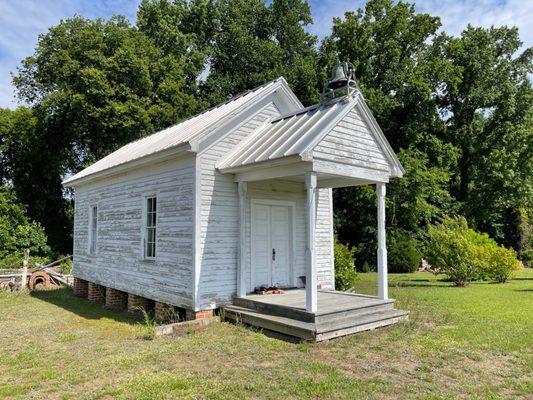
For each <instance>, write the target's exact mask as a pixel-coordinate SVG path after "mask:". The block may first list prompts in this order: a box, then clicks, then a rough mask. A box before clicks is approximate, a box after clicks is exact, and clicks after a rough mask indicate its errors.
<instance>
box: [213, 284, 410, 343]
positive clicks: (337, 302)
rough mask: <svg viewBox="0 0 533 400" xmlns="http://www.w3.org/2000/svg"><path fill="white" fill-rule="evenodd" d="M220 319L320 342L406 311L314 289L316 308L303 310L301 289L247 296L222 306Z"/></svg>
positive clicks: (386, 322) (373, 325)
mask: <svg viewBox="0 0 533 400" xmlns="http://www.w3.org/2000/svg"><path fill="white" fill-rule="evenodd" d="M223 315H224V318H225V319H226V320H229V321H232V322H240V323H244V324H247V325H251V326H255V327H258V328H262V329H265V330H268V331H273V332H277V333H281V334H283V335H287V336H291V337H297V338H299V339H301V340H307V341H313V342H320V341H323V340H328V339H333V338H336V337H340V336H345V335H350V334H353V333H357V332H362V331H367V330H372V329H375V328H379V327H383V326H387V325H392V324H395V323H397V322H400V321H405V320H407V319H408V315H409V312H408V311H403V310H397V309H395V308H394V300H392V299H388V300H380V299H378V298H377V297H373V296H366V295H359V294H354V293H346V292H338V291H325V290H320V291H318V311H317V312H316V313H310V312H307V311H306V310H305V290H302V289H294V290H288V291H287V292H286V293H285V294H280V295H271V296H262V295H255V294H252V295H249V296H246V297H242V298H239V297H237V298H235V299H234V301H233V305H230V306H226V307H224V314H223Z"/></svg>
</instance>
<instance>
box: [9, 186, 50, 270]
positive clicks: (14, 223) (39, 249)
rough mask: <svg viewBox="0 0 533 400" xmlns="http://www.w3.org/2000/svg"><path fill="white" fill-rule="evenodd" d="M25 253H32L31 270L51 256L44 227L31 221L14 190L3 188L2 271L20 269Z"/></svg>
mask: <svg viewBox="0 0 533 400" xmlns="http://www.w3.org/2000/svg"><path fill="white" fill-rule="evenodd" d="M24 249H30V266H31V267H34V266H35V262H41V263H42V262H46V261H48V257H49V256H50V253H51V252H50V247H49V246H48V244H47V238H46V234H45V232H44V229H43V227H42V226H40V225H39V224H38V223H37V222H34V221H30V219H29V218H28V217H27V216H26V211H25V210H24V207H22V206H21V205H20V204H18V203H17V199H16V197H15V195H14V194H13V192H12V191H11V190H10V188H7V187H5V186H4V187H0V268H20V267H21V266H22V259H23V253H24Z"/></svg>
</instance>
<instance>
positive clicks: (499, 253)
mask: <svg viewBox="0 0 533 400" xmlns="http://www.w3.org/2000/svg"><path fill="white" fill-rule="evenodd" d="M519 268H520V262H519V261H518V260H517V259H516V252H515V251H514V250H512V249H506V248H505V247H500V246H495V248H493V249H492V252H491V255H490V258H489V260H488V268H487V272H488V276H489V277H490V279H492V280H494V281H496V282H499V283H505V282H507V280H508V279H509V278H510V277H511V275H512V274H513V272H514V271H516V270H517V269H519Z"/></svg>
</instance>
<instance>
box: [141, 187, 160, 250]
mask: <svg viewBox="0 0 533 400" xmlns="http://www.w3.org/2000/svg"><path fill="white" fill-rule="evenodd" d="M156 225H157V198H156V197H147V198H146V223H145V234H144V257H145V258H155V252H156V249H155V242H156V229H157V228H156Z"/></svg>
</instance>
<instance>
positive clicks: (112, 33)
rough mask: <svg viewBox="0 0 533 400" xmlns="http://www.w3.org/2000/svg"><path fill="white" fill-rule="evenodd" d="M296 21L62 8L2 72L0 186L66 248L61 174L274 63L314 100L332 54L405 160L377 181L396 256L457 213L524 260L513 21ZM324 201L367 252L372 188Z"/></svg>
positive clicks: (368, 8)
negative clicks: (322, 25)
mask: <svg viewBox="0 0 533 400" xmlns="http://www.w3.org/2000/svg"><path fill="white" fill-rule="evenodd" d="M312 24H313V20H312V17H311V10H310V6H309V4H308V3H307V2H306V1H303V0H272V1H271V2H270V3H269V4H267V3H266V2H265V1H263V0H173V1H171V0H143V1H142V2H141V4H140V6H139V9H138V12H137V20H136V22H135V24H133V23H132V22H130V21H128V20H127V19H126V18H125V17H123V16H114V17H112V18H110V19H109V20H103V19H96V20H90V19H86V18H83V17H82V16H76V17H74V18H70V19H66V20H62V21H61V22H60V23H59V24H58V25H57V26H53V27H51V28H50V29H49V30H48V32H46V33H44V34H42V35H40V37H39V40H38V43H37V46H36V48H35V52H34V54H33V55H31V56H29V57H27V58H25V59H24V60H22V62H21V64H20V67H19V68H18V69H17V71H15V72H14V75H13V82H14V85H15V88H16V94H17V96H18V98H19V99H20V100H21V102H22V103H23V104H25V105H24V106H20V107H19V108H17V109H16V110H10V109H2V110H0V184H1V185H2V190H3V191H4V192H6V193H7V192H9V193H11V194H10V195H9V196H13V197H15V198H16V201H17V202H19V203H20V204H22V205H23V206H24V208H25V210H26V213H27V216H28V217H29V219H30V220H33V221H37V222H38V223H40V224H41V225H42V226H43V227H44V230H45V232H46V235H47V236H48V243H49V245H50V246H51V248H52V249H53V251H55V252H59V253H69V252H71V249H72V215H73V200H72V193H70V192H69V191H68V190H65V189H64V188H63V187H62V186H61V181H62V180H63V179H64V178H65V177H66V176H67V175H69V174H71V173H75V172H77V171H79V170H81V169H83V168H84V167H86V166H88V165H89V164H91V163H92V162H94V161H96V160H97V159H99V158H101V157H103V156H105V155H106V154H109V153H110V152H112V151H113V150H115V149H117V148H118V147H120V146H122V145H124V144H126V143H128V142H130V141H132V140H135V139H138V138H140V137H143V136H146V135H149V134H151V133H153V132H155V131H157V130H159V129H162V128H165V127H167V126H170V125H173V124H175V123H176V122H178V121H180V120H182V119H184V118H187V117H190V116H192V115H194V114H197V113H198V112H200V111H202V110H204V109H206V108H208V107H210V106H212V105H214V104H217V103H219V102H221V101H224V100H226V99H227V98H228V97H230V96H232V95H236V94H238V93H240V92H243V91H245V90H247V89H250V88H253V87H255V86H258V85H260V84H262V83H264V82H266V81H268V80H271V79H274V78H277V77H279V76H284V77H285V78H286V79H287V81H288V82H289V85H290V86H291V88H292V89H293V90H294V92H295V93H296V95H297V96H298V97H299V98H300V100H301V101H302V102H303V103H304V105H310V104H313V103H316V102H318V101H320V92H321V89H322V85H323V83H324V81H325V80H326V79H327V77H328V75H329V71H330V70H331V67H332V66H333V65H335V64H336V63H337V62H339V61H345V60H348V61H350V62H351V63H353V64H354V66H355V71H356V78H357V81H358V83H359V86H360V88H361V91H362V93H363V95H364V97H365V99H366V101H367V103H368V105H369V107H370V108H371V109H372V111H373V113H374V115H375V117H376V119H377V121H378V122H379V124H380V126H381V127H382V129H383V131H384V133H385V135H386V136H387V138H388V140H389V141H390V143H391V145H392V147H393V148H394V150H395V151H396V152H397V154H398V155H399V158H400V160H401V162H402V163H403V165H404V167H405V169H406V174H405V177H404V178H402V179H395V180H393V181H391V183H390V184H389V185H388V194H387V195H388V199H387V202H388V203H387V214H388V215H387V228H388V230H389V233H390V237H391V240H392V242H393V244H394V243H400V244H401V246H400V245H399V246H397V247H399V248H400V253H401V249H403V248H416V247H417V244H418V243H420V242H421V241H423V240H424V238H425V237H426V236H427V232H428V227H429V226H430V225H431V224H433V223H436V222H439V221H442V220H443V218H445V217H446V216H457V215H460V216H464V217H465V218H466V219H467V220H468V222H469V224H470V226H472V227H474V228H475V229H477V230H481V231H484V232H487V233H488V234H489V235H490V236H491V237H493V238H494V239H496V240H497V241H498V242H499V243H500V244H503V245H505V246H508V247H513V248H514V249H516V250H517V251H518V252H519V254H520V255H521V257H522V258H523V259H524V260H528V261H527V262H528V263H529V262H531V258H532V257H533V255H532V250H531V247H532V244H531V240H532V239H531V236H532V235H531V234H530V233H529V232H530V231H531V227H530V226H531V223H530V222H529V221H530V219H531V218H533V182H532V178H531V177H532V176H533V162H532V154H533V151H532V147H533V112H532V110H533V107H532V104H533V91H532V86H531V81H530V79H529V74H531V73H532V72H533V71H532V62H531V61H532V54H533V50H532V48H524V47H523V43H522V42H521V41H520V37H519V32H518V29H517V28H515V27H499V28H496V27H492V28H480V27H474V26H470V25H469V26H468V27H466V28H465V30H464V31H463V32H462V33H461V34H460V35H459V36H453V35H449V34H447V33H446V32H444V31H443V29H442V25H441V21H440V19H439V18H438V16H432V15H429V14H425V13H418V12H416V10H415V7H414V6H413V5H412V4H410V3H407V2H403V1H399V2H393V1H392V0H370V1H368V2H367V3H366V5H365V6H364V8H360V9H358V10H355V11H350V12H347V13H345V15H344V16H343V17H339V18H334V19H333V21H332V27H331V33H330V34H329V35H328V36H326V37H325V38H324V39H322V40H320V41H319V39H318V38H317V37H316V36H314V35H312V34H310V33H309V30H308V28H309V27H310V26H311V25H312ZM6 196H7V195H6ZM334 207H335V229H336V232H337V234H338V237H339V240H340V241H341V242H343V243H349V244H351V245H353V246H355V247H356V248H357V253H358V255H357V257H358V259H359V260H358V263H360V265H361V266H362V265H369V266H373V265H375V248H376V238H375V236H376V212H375V193H374V189H373V188H372V187H370V186H363V187H352V188H343V189H338V190H335V193H334ZM402 243H403V244H402ZM0 246H1V245H0Z"/></svg>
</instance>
